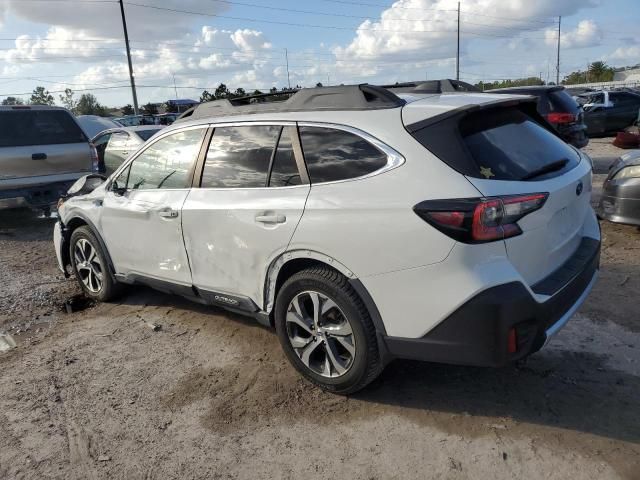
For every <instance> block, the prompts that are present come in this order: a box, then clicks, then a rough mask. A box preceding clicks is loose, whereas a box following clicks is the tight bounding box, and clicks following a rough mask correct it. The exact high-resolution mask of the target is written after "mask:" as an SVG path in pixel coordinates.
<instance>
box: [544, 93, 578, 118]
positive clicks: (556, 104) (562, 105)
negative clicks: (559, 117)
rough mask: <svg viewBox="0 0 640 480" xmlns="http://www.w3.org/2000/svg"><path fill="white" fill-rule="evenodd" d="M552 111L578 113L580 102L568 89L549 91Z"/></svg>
mask: <svg viewBox="0 0 640 480" xmlns="http://www.w3.org/2000/svg"><path fill="white" fill-rule="evenodd" d="M549 100H550V101H551V111H552V112H566V113H577V111H578V103H577V102H576V101H575V100H574V99H573V97H572V96H571V95H569V93H568V92H567V91H566V90H554V91H552V92H549Z"/></svg>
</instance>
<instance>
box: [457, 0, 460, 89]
mask: <svg viewBox="0 0 640 480" xmlns="http://www.w3.org/2000/svg"><path fill="white" fill-rule="evenodd" d="M456 80H460V2H458V47H457V49H456Z"/></svg>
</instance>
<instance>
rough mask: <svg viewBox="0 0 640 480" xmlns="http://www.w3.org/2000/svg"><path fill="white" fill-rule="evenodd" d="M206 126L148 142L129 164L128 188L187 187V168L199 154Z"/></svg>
mask: <svg viewBox="0 0 640 480" xmlns="http://www.w3.org/2000/svg"><path fill="white" fill-rule="evenodd" d="M205 131H206V129H205V128H198V129H192V130H185V131H182V132H177V133H174V134H172V135H168V136H166V137H164V138H162V139H160V140H158V141H157V142H155V143H153V144H152V145H150V146H149V147H148V148H147V149H146V150H144V151H143V152H142V153H141V154H140V155H139V156H138V157H137V158H136V159H135V160H134V161H133V163H132V164H131V168H130V174H129V181H128V183H127V188H129V189H132V190H153V189H158V188H187V187H188V186H189V184H190V180H191V179H190V177H189V170H190V168H191V166H192V165H193V163H194V162H195V161H196V158H197V157H198V152H199V151H200V146H201V143H202V137H203V136H204V132H205Z"/></svg>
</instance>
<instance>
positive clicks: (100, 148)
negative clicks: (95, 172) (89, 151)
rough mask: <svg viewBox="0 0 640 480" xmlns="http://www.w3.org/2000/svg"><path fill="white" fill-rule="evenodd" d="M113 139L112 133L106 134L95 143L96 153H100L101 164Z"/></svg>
mask: <svg viewBox="0 0 640 480" xmlns="http://www.w3.org/2000/svg"><path fill="white" fill-rule="evenodd" d="M110 138H111V134H110V133H105V134H104V135H100V136H99V137H98V138H96V139H95V141H94V142H93V145H94V147H96V151H97V152H98V158H99V159H100V161H101V162H104V152H105V150H106V149H107V143H108V142H109V139H110Z"/></svg>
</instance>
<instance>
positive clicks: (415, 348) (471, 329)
mask: <svg viewBox="0 0 640 480" xmlns="http://www.w3.org/2000/svg"><path fill="white" fill-rule="evenodd" d="M595 242H596V243H597V245H594V244H592V243H591V244H590V245H591V247H595V248H592V249H590V255H589V256H588V257H587V256H585V255H584V250H580V249H578V251H576V253H575V254H574V256H573V257H572V259H576V260H575V262H573V263H571V266H572V269H571V270H572V273H573V274H574V275H573V276H572V278H571V279H570V280H569V282H568V283H566V284H564V285H563V286H561V288H559V289H558V290H557V291H556V292H554V293H553V296H552V297H551V298H550V299H549V300H547V301H546V302H544V303H538V302H537V301H536V300H535V299H534V298H533V297H532V295H531V294H530V293H529V290H527V288H526V287H525V286H524V285H523V284H522V283H520V282H512V283H507V284H504V285H498V286H496V287H492V288H489V289H487V290H484V291H483V292H481V293H479V294H478V295H476V296H475V297H473V298H472V299H471V300H469V301H468V302H467V303H465V304H464V305H462V306H461V307H460V308H458V309H457V310H456V311H455V312H453V313H452V314H451V315H449V316H448V317H447V318H446V319H445V320H443V321H442V322H441V323H440V324H438V325H437V326H436V327H435V328H434V329H433V330H431V331H430V332H429V333H427V334H426V335H425V336H424V337H421V338H400V337H384V342H385V346H386V349H387V351H388V352H389V354H390V355H391V356H392V357H394V358H409V359H416V360H423V361H430V362H439V363H451V364H458V365H476V366H488V367H497V366H502V365H505V364H507V363H509V362H512V361H515V360H519V359H521V358H523V357H525V356H527V355H529V354H531V353H534V352H536V351H538V350H539V349H540V348H542V346H543V345H544V342H545V341H546V339H547V335H546V331H547V330H548V329H549V328H550V327H551V326H552V325H554V324H555V323H556V322H558V321H559V320H561V319H562V317H563V316H564V315H565V314H566V313H567V312H568V311H569V310H570V309H571V308H572V307H573V306H574V305H575V304H576V302H578V300H579V299H580V297H581V296H582V294H583V293H584V292H585V290H586V289H587V287H588V286H589V284H590V283H591V281H592V280H593V278H594V275H595V274H596V271H597V270H598V266H599V263H600V242H599V241H595ZM578 257H579V258H580V268H579V269H578V268H577V266H576V263H577V262H578V260H577V258H578ZM572 259H570V261H571V260H572ZM554 274H556V272H554ZM554 274H552V275H554ZM550 277H551V276H550ZM551 283H553V284H555V285H557V284H556V283H555V282H551V281H550V282H549V284H551ZM511 329H515V331H516V342H517V344H516V345H517V348H516V351H515V353H509V351H508V337H509V331H510V330H511Z"/></svg>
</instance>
